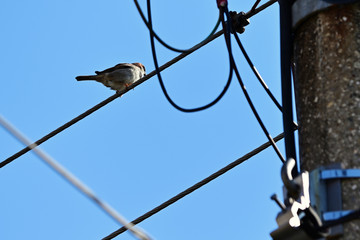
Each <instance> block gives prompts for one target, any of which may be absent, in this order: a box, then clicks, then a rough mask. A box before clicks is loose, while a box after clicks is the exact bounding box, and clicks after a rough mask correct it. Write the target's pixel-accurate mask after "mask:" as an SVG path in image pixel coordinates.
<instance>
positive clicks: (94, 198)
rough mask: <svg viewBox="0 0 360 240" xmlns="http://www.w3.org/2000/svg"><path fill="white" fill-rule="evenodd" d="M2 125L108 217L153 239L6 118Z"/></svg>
mask: <svg viewBox="0 0 360 240" xmlns="http://www.w3.org/2000/svg"><path fill="white" fill-rule="evenodd" d="M0 124H1V125H2V126H3V127H4V129H5V130H7V131H8V132H9V133H10V134H12V135H13V136H14V137H15V138H16V139H17V140H19V141H20V142H22V143H23V144H24V145H26V146H29V148H30V149H32V150H33V151H34V152H35V154H36V155H37V156H38V157H40V158H41V159H42V160H43V161H44V162H45V163H46V164H48V165H49V166H50V167H51V168H52V169H53V170H54V171H55V172H57V173H58V174H60V175H61V176H62V177H63V178H65V179H66V180H67V181H68V182H69V183H70V184H71V185H73V186H74V187H75V188H76V189H77V190H79V191H80V192H82V193H83V194H84V195H85V196H87V197H88V198H89V199H90V200H92V201H93V202H94V203H95V204H96V205H98V206H99V207H100V208H101V209H102V210H103V211H105V212H106V213H107V214H108V215H110V216H111V217H112V218H113V219H114V220H115V221H117V222H118V223H120V224H121V225H123V226H124V227H125V228H126V229H128V230H129V231H130V232H131V233H133V234H134V236H136V237H137V238H138V239H141V240H150V239H151V238H150V237H149V236H148V235H147V234H146V233H145V232H144V231H143V230H140V229H139V228H137V227H135V225H134V224H132V223H131V222H129V221H128V220H126V219H125V218H124V217H123V216H121V215H120V214H119V213H118V212H116V210H115V209H113V208H112V207H111V206H110V205H109V204H107V203H106V202H104V201H102V200H101V199H100V198H98V197H97V196H96V195H95V194H94V193H93V191H92V190H91V189H90V188H89V187H87V186H86V185H85V184H84V183H82V182H81V181H80V180H79V179H78V178H76V177H75V176H74V175H73V174H72V173H71V172H69V171H68V170H66V169H65V168H64V167H63V166H61V165H60V164H59V163H58V162H56V161H55V159H53V158H52V157H50V156H49V155H48V154H47V153H45V152H44V151H42V150H41V149H40V148H39V147H37V145H36V144H31V143H32V142H31V141H30V140H28V139H27V138H26V137H25V136H24V135H23V134H22V133H21V132H20V131H18V130H17V129H16V128H15V127H14V126H12V125H11V124H10V123H9V122H8V121H7V120H6V119H5V118H4V117H2V116H1V115H0Z"/></svg>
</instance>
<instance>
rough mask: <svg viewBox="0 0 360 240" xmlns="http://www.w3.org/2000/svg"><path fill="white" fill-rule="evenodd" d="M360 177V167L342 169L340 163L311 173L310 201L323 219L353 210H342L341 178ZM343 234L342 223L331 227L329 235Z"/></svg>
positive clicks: (333, 217)
mask: <svg viewBox="0 0 360 240" xmlns="http://www.w3.org/2000/svg"><path fill="white" fill-rule="evenodd" d="M348 178H360V169H341V168H340V164H335V165H332V166H329V167H327V169H325V168H318V169H315V170H313V171H312V172H311V173H310V202H311V206H312V207H313V208H314V209H315V210H316V212H317V213H318V215H319V216H322V220H323V221H324V222H326V221H333V220H336V219H339V218H340V217H342V216H344V215H347V214H348V213H350V212H352V211H351V210H342V198H341V193H342V191H341V179H348ZM342 234H343V227H342V225H338V226H335V227H332V228H330V233H329V237H337V236H340V235H342Z"/></svg>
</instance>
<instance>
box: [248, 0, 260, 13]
mask: <svg viewBox="0 0 360 240" xmlns="http://www.w3.org/2000/svg"><path fill="white" fill-rule="evenodd" d="M260 2H261V0H256V2H255V3H254V5H253V6H252V8H251V10H250V12H253V11H255V9H256V7H257V6H258V5H259V3H260Z"/></svg>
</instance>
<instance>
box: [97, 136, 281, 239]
mask: <svg viewBox="0 0 360 240" xmlns="http://www.w3.org/2000/svg"><path fill="white" fill-rule="evenodd" d="M283 138H284V134H283V133H281V134H279V135H277V136H276V137H275V138H274V141H275V142H277V141H279V140H281V139H283ZM269 146H271V143H270V141H268V142H266V143H264V144H262V145H261V146H259V147H257V148H255V149H254V150H252V151H251V152H248V153H247V154H245V155H244V156H242V157H240V158H238V159H237V160H235V161H233V162H232V163H230V164H228V165H227V166H225V167H223V168H221V169H220V170H218V171H216V172H215V173H213V174H211V175H210V176H208V177H207V178H204V179H203V180H201V181H200V182H197V183H196V184H194V185H193V186H191V187H189V188H187V189H186V190H184V191H182V192H181V193H179V194H177V195H176V196H174V197H172V198H170V199H169V200H167V201H165V202H163V203H162V204H160V205H159V206H157V207H155V208H153V209H152V210H150V211H148V212H147V213H145V214H143V215H141V216H140V217H138V218H136V219H135V220H133V221H132V223H133V224H135V225H136V224H139V223H140V222H142V221H144V220H146V219H147V218H149V217H151V216H152V215H154V214H156V213H158V212H160V211H161V210H163V209H164V208H167V207H168V206H170V205H171V204H173V203H175V202H177V201H178V200H180V199H182V198H183V197H185V196H186V195H188V194H190V193H192V192H194V191H195V190H197V189H199V188H201V187H203V186H204V185H206V184H208V183H209V182H211V181H212V180H214V179H216V178H218V177H220V176H221V175H223V174H224V173H226V172H228V171H229V170H231V169H233V168H234V167H236V166H238V165H240V164H241V163H243V162H245V161H246V160H248V159H250V158H251V157H253V156H255V155H256V154H258V153H260V152H261V151H263V150H265V149H266V148H268V147H269ZM125 231H126V228H124V227H122V228H120V229H118V230H116V231H115V232H113V233H111V234H109V235H108V236H106V237H104V238H103V240H109V239H113V238H114V237H116V236H118V235H120V234H122V233H123V232H125Z"/></svg>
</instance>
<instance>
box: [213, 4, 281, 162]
mask: <svg viewBox="0 0 360 240" xmlns="http://www.w3.org/2000/svg"><path fill="white" fill-rule="evenodd" d="M220 11H221V12H223V14H220V19H221V22H222V25H223V28H224V27H225V20H224V14H226V17H227V20H228V21H227V23H231V18H230V15H229V11H228V9H227V6H225V7H224V8H223V9H220ZM230 31H231V28H230ZM230 31H229V32H228V31H226V32H225V33H226V34H225V41H226V46H227V50H228V53H229V57H230V61H231V65H232V67H233V69H234V71H235V75H236V77H237V79H238V81H239V84H240V86H241V89H242V91H243V93H244V95H245V98H246V100H247V102H248V104H249V106H250V108H251V110H252V112H253V114H254V116H255V118H256V120H257V121H258V123H259V124H260V127H261V129H262V130H263V132H264V134H265V135H266V137H267V138H268V140H269V141H270V142H271V145H272V147H273V148H274V150H275V152H276V154H277V155H278V156H279V158H280V160H281V161H282V162H283V163H284V162H285V159H284V157H283V156H282V154H281V152H280V150H279V149H278V147H277V146H276V144H275V142H274V139H273V138H272V137H271V135H270V134H269V132H268V131H267V129H266V127H265V125H264V123H263V122H262V120H261V118H260V116H259V114H258V112H257V111H256V109H255V106H254V104H253V103H252V101H251V98H250V96H249V94H248V92H247V90H246V87H245V84H244V83H243V81H242V79H241V77H240V74H239V71H238V69H237V67H236V64H235V60H234V57H233V55H232V50H231V38H230ZM234 34H237V33H236V32H234Z"/></svg>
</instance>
